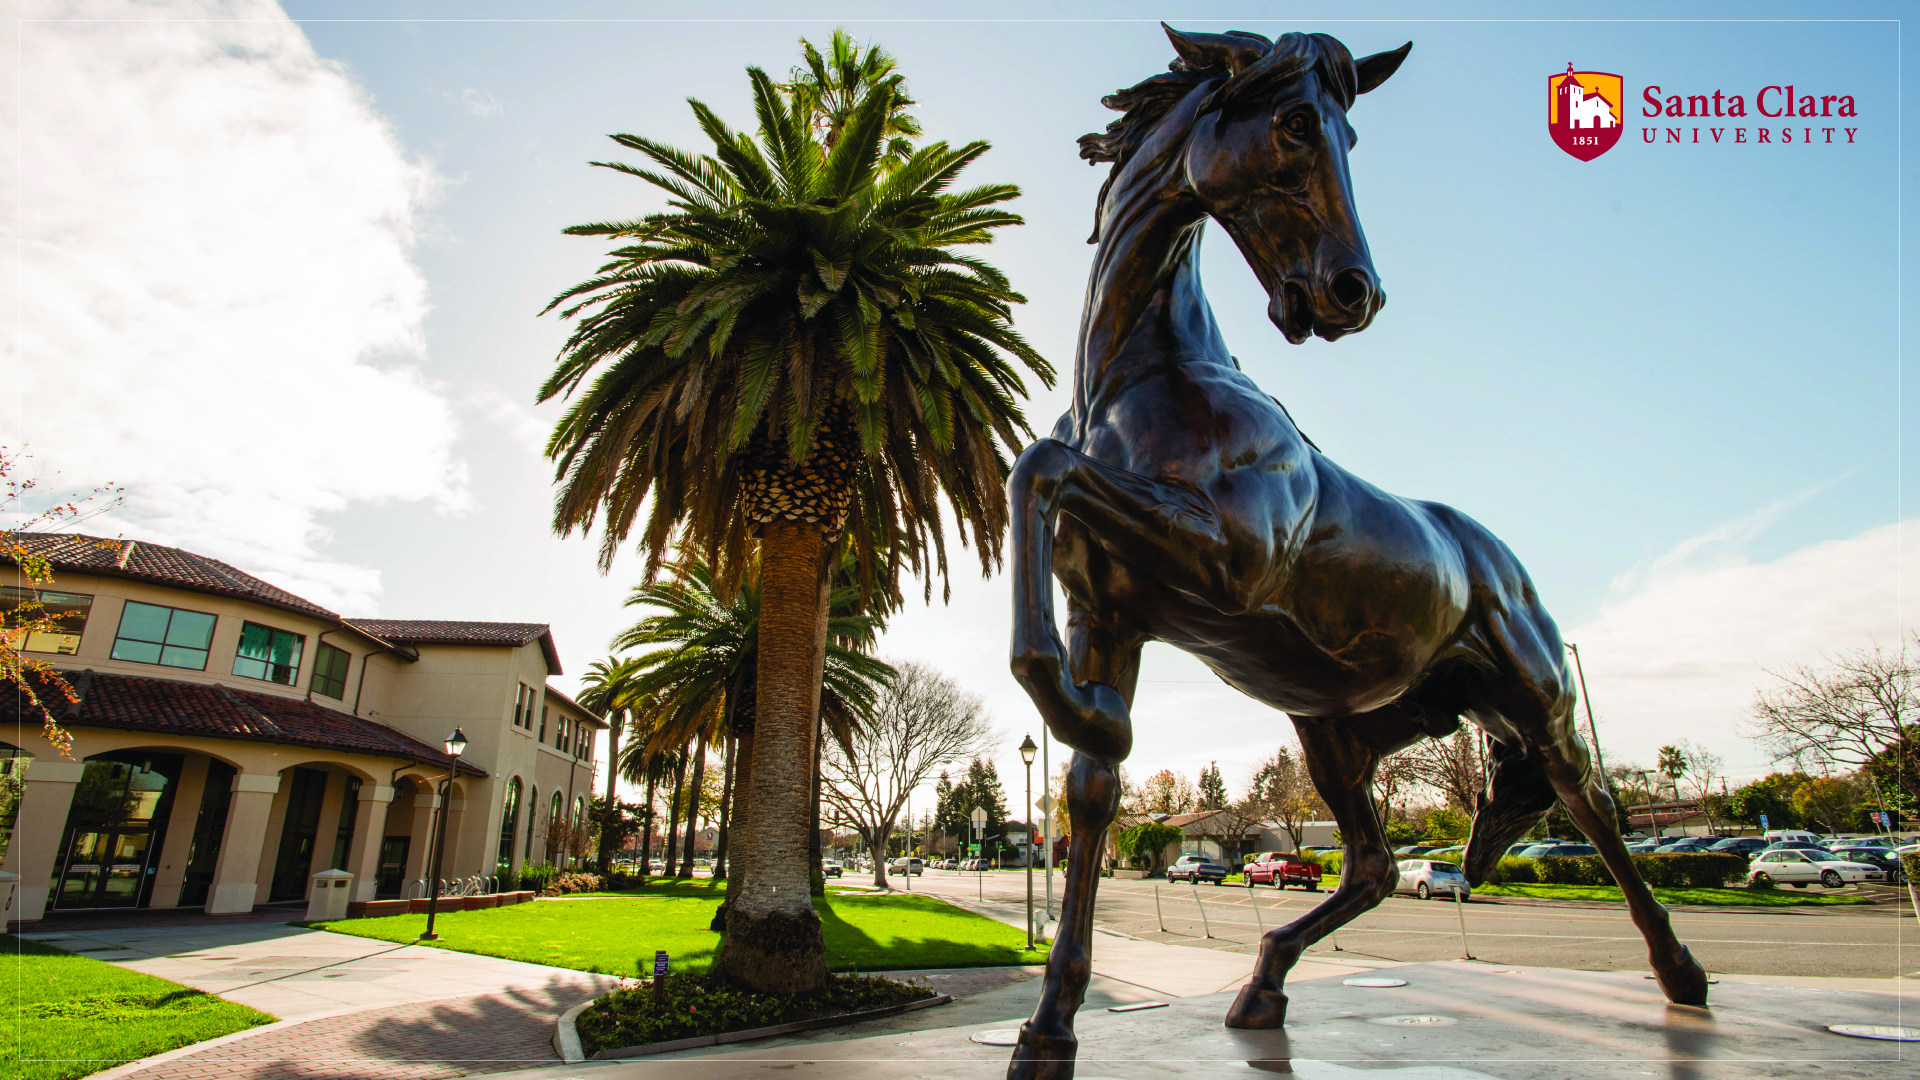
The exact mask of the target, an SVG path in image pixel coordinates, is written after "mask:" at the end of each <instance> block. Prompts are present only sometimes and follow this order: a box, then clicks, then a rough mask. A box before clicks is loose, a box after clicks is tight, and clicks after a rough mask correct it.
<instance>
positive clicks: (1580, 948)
mask: <svg viewBox="0 0 1920 1080" xmlns="http://www.w3.org/2000/svg"><path fill="white" fill-rule="evenodd" d="M847 880H848V881H849V882H850V883H858V882H859V881H860V880H861V878H860V877H859V876H858V875H850V876H849V878H848V879H847ZM1042 881H1043V878H1042V875H1041V874H1040V873H1039V872H1038V871H1036V872H1035V874H1034V895H1035V898H1036V899H1035V903H1036V906H1037V907H1038V908H1040V909H1044V906H1045V900H1044V889H1043V886H1042ZM1064 884H1065V875H1063V874H1061V873H1058V872H1056V873H1055V875H1054V888H1055V893H1056V902H1057V899H1058V890H1059V889H1060V888H1061V887H1062V886H1063V885H1064ZM894 885H895V887H896V888H898V887H899V885H900V883H899V882H898V881H897V880H896V881H895V882H894ZM913 888H914V889H915V890H917V891H924V892H927V893H931V894H934V895H945V896H952V897H955V898H958V899H971V898H976V897H983V898H985V899H987V900H990V901H995V902H998V903H1001V904H1016V905H1017V904H1023V903H1024V902H1025V897H1026V886H1025V883H1024V881H1023V875H1021V874H1018V873H1008V872H1004V871H1002V872H992V873H986V874H972V873H964V872H956V871H942V870H929V871H927V872H926V873H925V874H924V875H921V876H916V877H915V878H914V881H913ZM1873 891H1874V892H1875V893H1876V894H1879V895H1887V894H1889V892H1890V891H1889V890H1873ZM1857 893H1858V890H1848V894H1849V895H1851V894H1857ZM1327 896H1328V893H1326V892H1317V893H1312V892H1305V891H1302V890H1299V889H1287V890H1284V891H1276V890H1273V889H1268V888H1260V889H1253V890H1249V889H1246V888H1243V887H1240V886H1233V885H1226V886H1208V885H1201V886H1191V885H1186V884H1168V883H1166V882H1153V881H1134V880H1124V879H1105V880H1102V881H1101V883H1100V893H1099V898H1098V901H1097V903H1096V906H1095V918H1096V923H1097V924H1098V925H1100V926H1102V927H1105V928H1107V929H1112V930H1116V931H1119V932H1121V933H1124V934H1128V935H1131V936H1134V937H1138V938H1143V939H1146V940H1150V941H1164V942H1167V943H1169V944H1178V945H1187V946H1191V947H1194V948H1203V949H1222V950H1229V951H1238V952H1254V951H1257V949H1258V941H1259V937H1260V934H1261V932H1262V929H1263V928H1264V929H1271V928H1273V927H1275V926H1279V925H1283V924H1285V923H1287V922H1290V921H1292V920H1293V919H1296V918H1299V917H1300V916H1301V915H1304V914H1305V913H1306V912H1308V911H1310V910H1312V909H1313V907H1314V906H1315V905H1317V904H1319V903H1321V902H1322V901H1324V900H1325V899H1326V898H1327ZM1463 916H1464V919H1465V922H1466V931H1467V946H1466V948H1467V949H1470V950H1471V952H1472V954H1473V955H1474V956H1475V957H1476V958H1478V959H1482V960H1489V961H1492V962H1494V963H1504V964H1531V965H1546V966H1552V967H1566V968H1584V969H1592V970H1627V969H1643V968H1645V966H1646V948H1645V946H1644V945H1643V944H1642V942H1641V938H1640V935H1639V932H1638V931H1637V930H1635V929H1634V926H1633V923H1632V921H1631V920H1630V919H1629V918H1628V917H1627V914H1626V909H1625V908H1624V906H1622V907H1618V908H1610V907H1606V906H1602V905H1572V904H1541V903H1533V902H1515V901H1512V900H1510V899H1508V898H1500V900H1498V901H1495V900H1492V899H1477V900H1474V901H1471V902H1469V903H1467V904H1465V905H1463V908H1462V910H1459V911H1456V910H1455V907H1454V904H1453V902H1452V901H1439V900H1428V901H1421V900H1415V899H1413V898H1411V897H1395V898H1392V899H1390V900H1387V901H1386V902H1385V903H1383V904H1381V905H1380V906H1379V907H1377V908H1375V909H1374V910H1372V911H1370V912H1368V913H1367V914H1365V915H1362V916H1360V917H1359V918H1358V919H1355V920H1354V921H1353V922H1352V923H1349V924H1348V925H1347V926H1346V927H1345V928H1343V929H1341V930H1340V932H1339V934H1338V935H1337V936H1338V944H1339V946H1340V947H1341V949H1342V950H1344V951H1349V952H1352V953H1353V954H1355V955H1356V956H1362V957H1375V958H1379V959H1386V960H1398V961H1413V962H1422V961H1432V960H1457V959H1460V957H1461V955H1462V952H1463V949H1462V945H1461V935H1460V923H1461V920H1462V917H1463ZM1672 918H1673V922H1674V927H1675V929H1676V931H1677V932H1678V933H1679V935H1680V939H1681V940H1682V941H1684V942H1686V943H1687V945H1688V946H1689V947H1690V948H1692V949H1693V951H1694V954H1695V955H1696V956H1698V957H1699V958H1700V962H1701V963H1702V964H1704V965H1706V967H1707V968H1708V970H1710V971H1715V972H1728V973H1735V974H1742V975H1793V976H1805V975H1814V976H1837V977H1848V978H1875V979H1885V978H1892V977H1894V976H1896V975H1905V976H1908V977H1920V927H1916V924H1915V921H1914V918H1913V913H1912V911H1911V909H1910V908H1907V907H1905V906H1904V905H1900V904H1893V903H1886V904H1876V905H1873V906H1870V907H1869V906H1866V905H1859V906H1847V907H1828V908H1819V907H1807V908H1790V909H1779V908H1775V909H1772V910H1768V911H1763V912H1747V911H1740V910H1737V909H1736V910H1718V909H1707V910H1701V909H1687V910H1678V911H1675V912H1674V913H1673V916H1672ZM1163 927H1164V929H1162V928H1163ZM1333 945H1334V943H1333V942H1331V941H1327V940H1323V941H1321V942H1319V943H1318V944H1316V945H1315V946H1314V947H1313V948H1312V949H1311V950H1309V952H1311V953H1314V954H1318V953H1322V952H1326V953H1331V952H1333V951H1334V949H1333Z"/></svg>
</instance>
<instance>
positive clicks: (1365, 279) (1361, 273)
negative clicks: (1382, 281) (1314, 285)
mask: <svg viewBox="0 0 1920 1080" xmlns="http://www.w3.org/2000/svg"><path fill="white" fill-rule="evenodd" d="M1328 291H1329V292H1331V293H1332V294H1333V302H1334V303H1336V304H1339V305H1340V307H1341V309H1342V310H1345V311H1365V310H1366V307H1367V301H1368V300H1370V299H1372V298H1373V277H1372V275H1370V274H1368V273H1367V272H1366V271H1365V270H1362V269H1360V268H1359V267H1357V266H1349V267H1347V268H1346V269H1345V270H1342V271H1340V272H1339V273H1337V274H1335V275H1333V282H1332V284H1331V285H1329V286H1328Z"/></svg>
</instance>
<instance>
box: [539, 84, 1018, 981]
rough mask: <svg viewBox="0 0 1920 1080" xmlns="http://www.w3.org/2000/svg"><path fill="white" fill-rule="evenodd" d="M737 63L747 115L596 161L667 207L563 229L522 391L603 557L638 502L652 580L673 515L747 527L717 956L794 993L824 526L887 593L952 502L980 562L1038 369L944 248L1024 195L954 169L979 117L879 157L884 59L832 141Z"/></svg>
mask: <svg viewBox="0 0 1920 1080" xmlns="http://www.w3.org/2000/svg"><path fill="white" fill-rule="evenodd" d="M748 77H749V80H750V81H751V83H752V88H753V96H754V103H755V109H756V112H757V114H758V118H759V125H758V131H757V133H756V134H755V135H752V136H750V135H747V134H744V133H738V132H735V131H734V130H732V129H731V128H729V127H728V126H727V125H726V123H725V122H724V121H722V120H721V119H720V118H719V116H718V115H716V114H715V113H714V112H713V111H712V110H711V109H709V108H708V107H707V106H705V105H703V104H701V103H700V102H697V101H695V102H692V106H693V110H694V114H695V117H696V118H697V119H698V121H699V123H700V125H701V127H702V129H703V131H704V132H705V133H706V135H707V137H708V138H709V139H710V140H711V141H712V143H713V150H712V152H711V153H706V154H694V153H688V152H685V151H682V150H678V149H675V148H673V147H670V146H666V145H663V144H661V143H657V142H654V141H652V140H650V139H646V138H642V137H639V136H633V135H616V136H614V137H613V138H614V141H615V142H617V143H619V144H620V145H622V146H624V147H627V148H630V149H632V150H635V151H637V152H639V153H640V154H642V155H643V156H645V157H646V158H647V159H649V164H648V166H646V167H640V166H634V165H628V164H624V163H617V162H616V163H604V164H605V165H606V167H608V168H612V169H616V170H618V171H621V172H624V173H627V174H629V175H632V176H636V177H638V178H640V179H642V180H645V181H647V182H648V183H649V184H651V185H653V186H654V187H656V188H659V189H661V190H662V191H664V192H665V193H666V194H667V195H668V196H669V206H670V209H669V210H667V211H664V212H660V213H654V214H649V215H647V216H645V217H642V218H639V219H636V220H632V221H622V222H609V223H594V224H587V225H578V226H574V227H572V228H570V229H568V230H567V231H568V232H569V233H570V234H572V235H576V236H605V237H610V238H613V239H615V240H616V241H617V242H618V243H619V245H620V246H619V247H617V248H616V249H615V250H614V251H613V252H612V255H611V261H609V262H608V263H607V264H606V265H605V266H603V267H602V268H601V270H600V272H599V273H598V274H597V275H596V276H594V277H592V278H590V279H588V280H587V281H584V282H582V283H580V284H578V285H576V286H574V287H572V288H570V289H568V290H566V291H565V292H563V293H561V294H560V296H558V297H557V298H556V299H555V300H554V301H553V303H552V304H550V305H549V306H548V309H547V310H549V311H552V310H554V309H556V308H558V309H561V313H562V316H563V317H566V318H572V317H575V316H579V317H580V321H579V324H578V325H577V326H576V327H575V329H574V331H573V333H572V334H571V335H570V337H569V338H568V340H567V343H566V346H565V348H564V349H563V351H562V353H561V355H560V357H559V360H558V362H557V364H556V367H555V369H554V372H553V374H552V375H551V377H550V378H549V379H548V380H547V382H546V384H545V385H544V387H543V388H542V390H541V395H540V397H541V400H542V401H545V400H550V399H552V398H555V397H560V396H565V397H568V398H570V399H571V405H570V406H569V408H568V410H567V412H566V414H565V415H564V417H563V418H562V419H561V421H560V422H559V424H558V426H557V427H556V428H555V431H554V434H553V437H552V439H551V440H550V441H549V443H548V447H547V452H548V455H549V457H551V458H552V459H553V460H554V461H555V463H556V482H557V484H558V486H559V492H558V495H557V496H556V500H555V511H554V526H555V528H556V530H557V531H559V532H560V533H562V534H568V533H571V532H572V530H574V529H576V528H577V529H581V530H583V531H590V530H591V529H592V528H593V527H594V526H595V524H596V523H597V522H599V521H600V520H601V519H602V517H604V527H603V536H602V539H601V543H600V561H601V567H602V569H603V571H604V570H605V569H607V568H608V567H609V566H610V564H611V562H612V559H613V556H614V554H615V552H616V551H617V550H618V549H619V547H620V546H621V545H622V544H623V543H624V542H625V540H626V538H627V536H628V535H629V533H630V532H631V531H632V530H633V528H634V526H635V525H636V523H637V522H638V519H639V517H640V514H641V512H642V510H643V508H648V509H647V518H646V521H645V523H644V526H643V527H642V531H641V537H640V546H641V548H642V550H643V551H645V552H646V554H647V576H648V580H652V579H653V578H654V577H655V576H657V574H658V571H659V569H660V567H661V564H662V562H663V561H664V560H665V558H666V553H667V551H668V550H669V547H670V546H671V543H672V542H673V541H676V540H678V541H680V542H682V543H684V544H685V545H686V546H687V547H688V548H689V549H690V550H692V551H696V552H701V553H703V554H704V557H705V558H706V559H707V560H708V561H709V562H710V563H713V564H715V565H716V566H719V567H723V568H728V570H729V572H730V573H731V572H736V571H737V570H738V569H739V568H740V567H742V566H743V565H744V564H745V563H746V561H747V560H746V558H745V555H746V552H747V548H748V546H749V544H750V542H751V541H753V540H755V539H757V540H758V545H757V546H758V550H759V553H760V557H761V560H762V562H763V568H762V573H761V576H760V581H759V586H760V619H759V621H758V641H757V649H756V652H757V663H756V665H755V667H756V679H757V686H756V695H757V699H758V701H757V706H756V712H757V717H756V727H755V732H756V734H755V738H754V740H753V744H754V745H753V751H752V755H751V759H750V761H749V762H743V764H746V766H747V768H746V771H747V772H748V773H749V774H750V777H749V780H748V783H747V785H746V786H745V788H744V790H745V791H746V792H747V793H748V798H747V799H746V800H745V805H744V806H743V807H742V819H743V820H744V821H747V822H748V823H749V824H750V827H749V828H748V829H747V830H746V835H745V836H744V837H742V840H743V841H744V854H745V856H746V857H745V859H743V860H742V862H743V863H744V864H745V865H747V866H749V867H750V868H751V873H752V874H753V875H754V880H753V882H751V883H749V884H751V885H752V886H753V887H751V888H745V889H742V890H741V891H740V893H739V900H738V902H737V903H735V904H733V905H731V910H730V912H729V914H728V924H727V935H726V938H725V939H724V941H723V942H722V945H721V950H720V953H719V955H718V957H717V958H716V961H715V968H714V970H715V971H716V972H717V973H719V974H720V975H721V976H722V977H723V978H725V979H727V980H728V981H730V982H732V983H734V984H735V985H739V986H743V987H747V988H750V989H754V990H759V991H763V992H769V993H799V992H811V991H815V990H818V989H819V988H821V987H822V986H823V985H824V982H825V978H826V964H825V946H824V942H823V940H822V938H821V936H820V927H819V919H818V917H817V916H816V915H815V914H814V912H813V910H812V907H811V906H810V904H809V903H808V901H807V895H806V885H807V876H808V875H807V866H806V851H807V836H806V833H807V829H808V824H809V821H810V818H811V813H810V810H809V808H808V807H807V806H806V805H805V802H806V800H805V797H804V793H805V792H806V791H807V789H808V785H807V783H806V770H807V769H808V767H809V763H810V762H811V760H812V758H813V756H814V741H815V731H816V720H817V717H818V715H819V709H818V703H819V688H820V686H821V684H822V675H823V665H824V662H825V647H826V638H827V632H826V621H827V610H826V609H827V604H828V601H829V593H828V589H827V587H826V581H827V570H828V568H829V567H830V566H831V565H833V559H832V554H833V552H834V549H835V547H836V545H837V542H838V541H839V539H840V536H841V533H842V532H843V530H845V531H846V532H847V534H848V539H849V541H850V544H851V548H852V550H853V552H854V553H855V555H856V557H857V558H858V560H859V564H860V567H861V575H860V576H861V580H862V581H863V582H864V583H868V584H869V586H870V587H871V588H874V589H878V590H881V591H884V592H888V593H892V594H895V595H897V593H898V588H899V582H898V579H899V576H900V573H901V571H902V570H903V569H906V568H911V569H913V570H914V571H916V572H918V573H920V574H922V575H925V576H926V577H927V578H928V579H929V588H931V577H932V576H935V575H938V576H941V577H942V578H944V577H945V574H946V569H947V568H946V554H945V548H944V542H943V530H944V527H945V526H944V522H943V521H942V513H941V510H940V504H941V503H942V502H945V503H946V504H947V505H948V506H950V507H951V508H952V511H953V513H954V514H955V516H956V518H957V521H956V523H955V524H956V525H957V526H958V529H959V532H960V534H961V537H962V539H963V540H965V539H966V537H967V534H968V533H969V532H970V533H971V534H972V536H973V543H974V545H975V546H976V547H977V548H978V553H979V556H980V559H981V564H982V568H983V569H984V570H988V571H990V570H991V569H992V568H993V567H994V566H996V565H998V562H999V557H1000V541H1001V534H1002V533H1003V531H1004V528H1005V521H1006V499H1005V494H1004V491H1003V484H1004V481H1005V478H1006V474H1007V471H1008V467H1009V456H1010V452H1011V450H1012V449H1013V448H1016V447H1018V446H1021V445H1024V443H1025V442H1026V441H1027V440H1028V439H1030V438H1031V437H1032V432H1031V430H1030V429H1029V428H1028V427H1027V424H1026V421H1025V417H1024V415H1023V414H1022V412H1021V410H1020V407H1019V404H1018V401H1019V399H1020V398H1021V397H1022V396H1024V394H1025V392H1026V387H1025V384H1024V382H1023V381H1022V379H1021V376H1020V372H1019V370H1018V367H1017V364H1018V365H1024V366H1025V367H1026V368H1027V369H1028V370H1029V371H1031V372H1033V373H1035V374H1036V375H1037V376H1038V377H1039V378H1040V379H1041V380H1042V381H1043V382H1045V383H1047V384H1048V385H1051V383H1052V379H1053V369H1052V367H1051V366H1050V365H1048V364H1047V362H1046V361H1045V360H1044V359H1042V358H1041V357H1040V356H1039V355H1038V354H1037V353H1035V352H1034V351H1033V349H1032V348H1031V347H1029V346H1028V345H1027V343H1026V341H1025V340H1024V339H1022V338H1021V337H1020V335H1019V334H1018V333H1016V332H1015V331H1014V329H1013V327H1012V305H1014V304H1015V303H1019V302H1021V301H1022V300H1023V298H1022V297H1021V296H1020V295H1019V294H1018V293H1016V292H1014V291H1013V289H1012V287H1011V286H1010V285H1009V283H1008V281H1007V279H1006V277H1005V276H1004V275H1003V274H1001V273H1000V272H999V271H998V270H996V269H995V268H993V267H992V266H990V265H988V264H987V263H985V262H984V261H982V260H980V259H978V258H976V257H971V256H968V255H965V254H963V253H961V252H959V251H956V250H955V249H956V248H959V247H961V246H963V245H974V244H984V243H988V242H990V241H991V240H992V237H993V235H994V231H995V230H997V229H999V228H1002V227H1005V226H1008V225H1014V224H1018V223H1019V221H1020V219H1019V218H1018V217H1017V216H1015V215H1013V214H1011V213H1008V212H1007V211H1005V210H1003V209H1000V208H999V205H998V204H1000V203H1003V202H1006V201H1007V200H1009V199H1011V198H1014V197H1015V196H1016V195H1017V194H1018V189H1017V188H1016V187H1014V186H1013V185H1009V184H990V185H985V186H981V187H976V188H972V189H969V190H964V191H954V190H950V189H951V188H952V186H953V183H954V181H955V180H956V178H957V177H958V176H959V174H960V173H961V172H962V171H963V170H964V169H965V168H966V166H967V165H969V164H970V163H972V162H973V161H974V160H976V159H977V158H979V157H980V156H981V155H982V154H984V153H985V152H986V150H987V144H986V143H984V142H974V143H968V144H966V145H964V146H959V147H954V146H950V145H948V144H946V143H944V142H936V143H932V144H930V145H927V146H923V147H919V148H917V149H915V150H913V151H912V152H911V153H910V154H908V155H907V156H906V157H905V158H904V160H902V161H900V162H899V164H898V165H896V166H893V167H891V168H888V167H883V165H882V162H881V158H882V144H883V142H884V140H885V137H886V131H887V129H888V126H889V122H890V121H891V120H892V118H893V117H894V116H895V115H896V114H897V113H898V109H897V107H896V106H897V105H898V103H899V100H900V94H899V87H898V86H897V85H896V84H894V83H891V82H889V83H885V84H882V85H879V86H875V87H872V88H870V89H868V90H867V91H866V92H865V93H864V94H863V95H862V96H860V97H859V99H858V103H857V104H855V105H854V106H853V107H852V108H851V109H850V110H848V112H847V114H846V119H845V121H844V124H843V126H841V127H840V128H839V129H838V131H839V133H838V136H837V138H836V141H835V142H834V144H833V145H832V147H831V148H829V147H827V146H825V145H824V143H823V142H822V140H821V138H820V137H819V135H818V133H817V132H816V130H815V121H816V118H817V117H816V112H815V106H814V102H816V101H817V100H818V95H816V94H814V93H812V92H808V93H801V94H793V93H783V92H782V91H781V90H780V89H779V87H777V86H776V85H775V84H774V83H773V81H772V80H771V79H769V78H768V77H767V76H766V74H765V73H764V72H762V71H760V70H759V69H757V68H749V69H748ZM1016 362H1017V364H1016ZM589 376H591V377H592V378H591V382H589V381H588V380H589ZM735 584H736V582H735V581H733V580H725V581H719V582H716V587H717V590H718V591H719V592H720V593H721V594H722V595H724V594H727V593H729V592H731V590H732V588H733V587H734V585H735ZM736 782H738V781H736Z"/></svg>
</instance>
